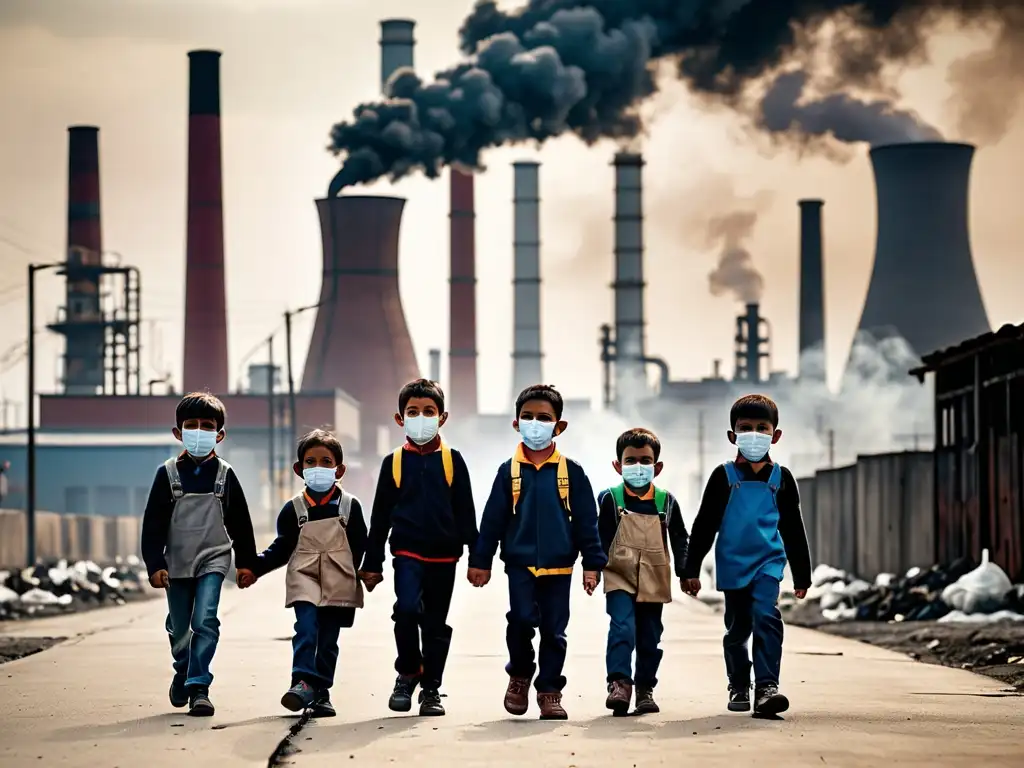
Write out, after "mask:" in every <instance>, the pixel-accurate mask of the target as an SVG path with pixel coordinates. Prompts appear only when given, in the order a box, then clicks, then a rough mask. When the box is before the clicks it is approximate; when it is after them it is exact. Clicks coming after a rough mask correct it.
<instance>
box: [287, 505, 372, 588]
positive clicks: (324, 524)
mask: <svg viewBox="0 0 1024 768" xmlns="http://www.w3.org/2000/svg"><path fill="white" fill-rule="evenodd" d="M341 494H342V495H341V501H340V502H339V505H338V517H330V518H327V519H326V520H309V519H308V516H309V503H308V502H307V501H306V496H305V494H300V495H298V496H296V497H295V498H294V499H292V506H293V507H294V508H295V514H296V516H297V517H298V518H299V541H298V543H297V544H296V545H295V551H294V552H292V556H291V557H290V558H289V560H288V568H287V570H286V572H285V607H286V608H290V607H291V606H292V605H294V604H295V603H298V602H306V603H312V604H313V605H315V606H317V607H318V608H325V607H327V606H333V607H338V608H362V607H363V586H362V584H360V583H359V579H358V578H357V577H356V566H355V563H353V562H352V550H351V549H350V548H349V545H348V535H347V534H346V533H345V528H346V526H347V525H348V517H349V513H350V512H351V510H352V499H353V496H352V495H351V494H349V493H347V492H346V491H344V490H342V491H341Z"/></svg>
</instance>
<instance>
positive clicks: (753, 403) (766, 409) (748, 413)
mask: <svg viewBox="0 0 1024 768" xmlns="http://www.w3.org/2000/svg"><path fill="white" fill-rule="evenodd" d="M740 419H757V420H761V421H770V422H771V423H772V427H773V428H778V426H779V406H777V405H776V404H775V401H774V400H772V399H771V398H770V397H768V395H744V396H743V397H741V398H740V399H739V400H737V401H736V402H735V403H733V404H732V410H730V411H729V425H730V427H731V428H732V429H736V422H737V421H739V420H740Z"/></svg>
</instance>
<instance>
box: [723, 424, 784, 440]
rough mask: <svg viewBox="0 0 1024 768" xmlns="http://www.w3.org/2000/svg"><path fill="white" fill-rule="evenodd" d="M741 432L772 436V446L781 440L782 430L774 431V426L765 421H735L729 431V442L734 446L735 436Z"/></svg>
mask: <svg viewBox="0 0 1024 768" xmlns="http://www.w3.org/2000/svg"><path fill="white" fill-rule="evenodd" d="M742 432H760V433H761V434H762V435H771V436H772V445H774V444H775V443H777V442H779V440H780V439H781V438H782V430H781V429H776V428H775V425H774V424H772V423H771V422H770V421H768V420H767V419H736V427H735V429H734V430H732V429H731V430H729V432H728V433H727V434H728V437H729V442H730V443H732V444H733V445H735V444H736V435H737V434H740V433H742Z"/></svg>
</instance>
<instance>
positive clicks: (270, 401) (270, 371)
mask: <svg viewBox="0 0 1024 768" xmlns="http://www.w3.org/2000/svg"><path fill="white" fill-rule="evenodd" d="M267 405H268V421H267V432H268V434H269V435H270V446H269V449H270V453H269V461H268V464H267V466H268V469H269V472H268V473H267V483H268V486H269V489H268V491H267V499H268V500H269V506H270V520H271V530H273V523H274V520H275V519H276V514H277V513H276V510H275V509H274V507H275V503H274V489H275V488H277V483H275V482H274V470H275V469H276V468H277V462H276V461H275V460H274V421H275V420H274V337H273V336H268V337H267Z"/></svg>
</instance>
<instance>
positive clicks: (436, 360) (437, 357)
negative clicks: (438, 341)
mask: <svg viewBox="0 0 1024 768" xmlns="http://www.w3.org/2000/svg"><path fill="white" fill-rule="evenodd" d="M430 380H431V381H436V382H438V383H440V382H441V350H440V349H432V350H430Z"/></svg>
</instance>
